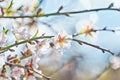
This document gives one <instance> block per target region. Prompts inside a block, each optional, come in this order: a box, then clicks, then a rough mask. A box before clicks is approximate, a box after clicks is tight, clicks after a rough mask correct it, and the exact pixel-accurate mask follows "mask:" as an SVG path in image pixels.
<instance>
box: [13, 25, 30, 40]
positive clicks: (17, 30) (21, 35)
mask: <svg viewBox="0 0 120 80" xmlns="http://www.w3.org/2000/svg"><path fill="white" fill-rule="evenodd" d="M12 32H13V34H14V35H15V37H16V39H17V40H20V39H29V38H30V37H31V35H30V34H29V32H28V30H27V29H26V28H24V27H13V28H12Z"/></svg>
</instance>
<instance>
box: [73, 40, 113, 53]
mask: <svg viewBox="0 0 120 80" xmlns="http://www.w3.org/2000/svg"><path fill="white" fill-rule="evenodd" d="M71 40H73V41H76V42H78V43H79V44H80V45H81V44H86V45H88V46H91V47H94V48H96V49H99V50H101V51H102V52H103V53H105V52H108V53H110V54H112V55H114V54H115V53H113V52H112V51H110V50H108V49H104V48H101V47H100V46H98V45H94V44H91V43H88V42H85V41H82V40H77V39H71Z"/></svg>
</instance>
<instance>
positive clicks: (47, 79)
mask: <svg viewBox="0 0 120 80" xmlns="http://www.w3.org/2000/svg"><path fill="white" fill-rule="evenodd" d="M6 65H9V66H17V67H20V68H23V69H27V70H31V71H33V72H35V73H37V74H39V75H41V76H42V77H44V78H45V79H46V80H50V77H48V76H46V75H44V74H41V73H38V72H36V71H35V70H34V69H29V68H27V67H25V66H21V65H17V64H12V63H8V62H6Z"/></svg>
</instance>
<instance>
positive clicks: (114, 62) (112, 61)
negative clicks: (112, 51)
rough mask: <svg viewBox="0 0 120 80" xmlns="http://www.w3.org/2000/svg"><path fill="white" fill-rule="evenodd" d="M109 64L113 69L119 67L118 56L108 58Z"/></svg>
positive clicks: (119, 60)
mask: <svg viewBox="0 0 120 80" xmlns="http://www.w3.org/2000/svg"><path fill="white" fill-rule="evenodd" d="M110 64H111V67H112V68H113V69H115V70H116V69H118V68H120V57H119V56H112V57H111V58H110Z"/></svg>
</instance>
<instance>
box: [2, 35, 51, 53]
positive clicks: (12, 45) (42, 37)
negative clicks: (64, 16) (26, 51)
mask: <svg viewBox="0 0 120 80" xmlns="http://www.w3.org/2000/svg"><path fill="white" fill-rule="evenodd" d="M51 37H53V36H41V37H35V38H31V39H27V40H24V41H21V42H17V43H14V44H11V45H9V46H6V47H3V48H0V53H2V52H4V51H6V50H9V49H10V48H12V47H14V46H17V45H20V44H24V43H27V42H30V41H33V40H37V39H44V38H51Z"/></svg>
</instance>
